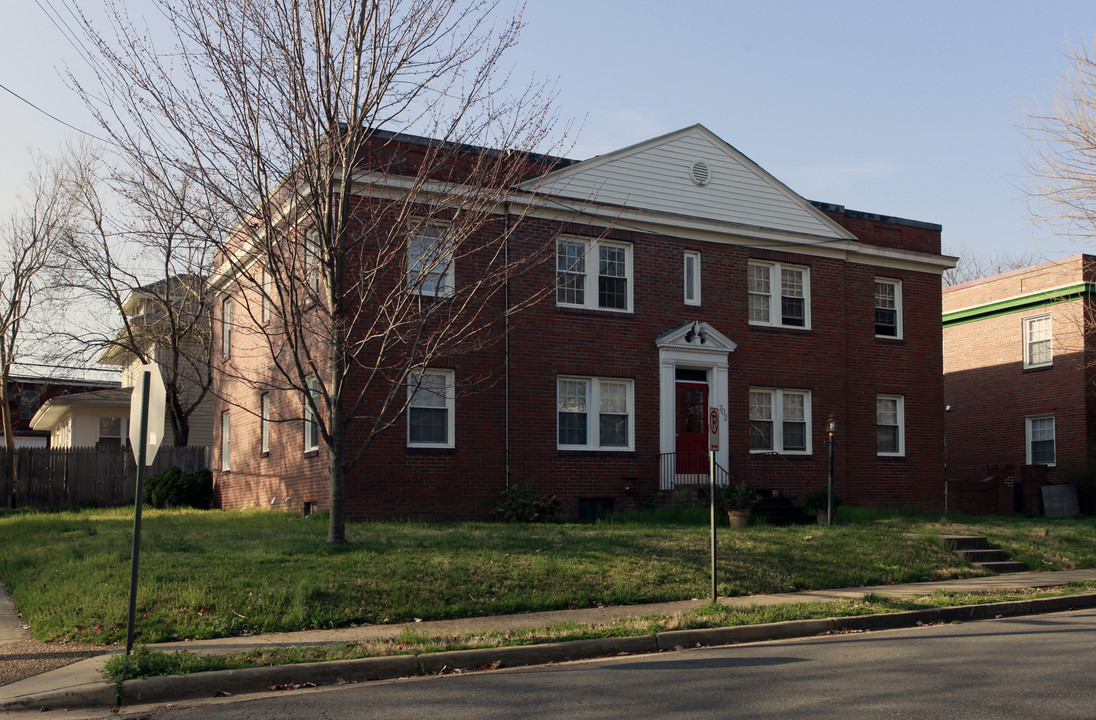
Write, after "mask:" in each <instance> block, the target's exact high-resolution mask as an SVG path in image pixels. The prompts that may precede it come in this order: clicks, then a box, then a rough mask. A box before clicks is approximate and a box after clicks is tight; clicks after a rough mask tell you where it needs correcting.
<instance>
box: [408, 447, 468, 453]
mask: <svg viewBox="0 0 1096 720" xmlns="http://www.w3.org/2000/svg"><path fill="white" fill-rule="evenodd" d="M407 453H408V454H409V455H456V454H457V448H455V447H454V446H452V445H408V446H407Z"/></svg>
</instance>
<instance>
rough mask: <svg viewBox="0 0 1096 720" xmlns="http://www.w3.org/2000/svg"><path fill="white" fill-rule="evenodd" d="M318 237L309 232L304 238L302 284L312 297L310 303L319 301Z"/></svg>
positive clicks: (319, 256) (319, 251) (319, 254)
mask: <svg viewBox="0 0 1096 720" xmlns="http://www.w3.org/2000/svg"><path fill="white" fill-rule="evenodd" d="M321 257H322V255H321V249H320V236H319V235H317V234H316V233H314V232H309V233H308V234H306V235H305V237H304V282H305V285H306V286H307V287H308V290H309V292H311V293H312V294H313V297H311V298H309V299H310V300H312V301H317V300H319V297H318V295H319V292H320V258H321Z"/></svg>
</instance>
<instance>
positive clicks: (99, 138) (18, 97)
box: [0, 83, 112, 144]
mask: <svg viewBox="0 0 1096 720" xmlns="http://www.w3.org/2000/svg"><path fill="white" fill-rule="evenodd" d="M0 90H3V91H5V92H7V93H9V94H10V95H12V96H13V97H15V98H16V99H18V100H21V101H22V102H24V103H26V104H27V105H30V106H31V107H32V108H34V109H35V110H37V111H38V112H40V113H42V114H43V115H45V116H46V117H48V118H50V119H51V120H55V121H57V122H59V123H61V124H62V125H64V126H65V127H67V128H69V129H70V130H75V131H76V132H78V133H82V134H84V135H87V136H88V137H89V138H92V139H93V140H98V141H99V142H101V143H109V141H108V140H104V139H103V138H101V137H99V136H98V135H93V134H92V133H89V132H88V131H87V130H82V129H80V128H78V127H76V126H75V125H71V124H69V123H67V122H65V121H64V120H62V119H61V118H59V117H57V116H56V115H54V114H52V113H49V112H46V111H45V110H43V109H42V108H40V107H38V106H37V105H35V104H34V103H32V102H31V101H30V100H27V99H26V98H25V97H23V96H22V95H20V94H19V93H17V92H15V91H14V90H12V89H11V88H9V87H8V86H7V85H4V84H3V83H0ZM110 144H112V143H110Z"/></svg>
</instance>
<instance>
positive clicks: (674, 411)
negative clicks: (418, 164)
mask: <svg viewBox="0 0 1096 720" xmlns="http://www.w3.org/2000/svg"><path fill="white" fill-rule="evenodd" d="M384 137H385V140H386V141H387V142H388V143H389V144H392V143H393V142H394V140H393V136H392V135H390V134H386V135H385V136H384ZM396 139H397V140H398V141H399V142H400V143H403V144H407V145H414V144H423V143H427V142H431V141H429V140H426V139H422V138H413V137H402V136H401V137H398V138H396ZM561 164H562V165H563V167H562V168H561V169H558V170H556V171H554V172H551V173H549V174H547V175H544V176H542V177H539V178H536V179H535V180H534V181H531V182H530V183H529V184H528V185H526V186H523V187H522V188H515V194H518V193H520V192H522V191H530V192H536V193H538V194H539V195H540V196H541V197H542V198H543V199H544V202H543V203H542V204H541V205H540V206H539V208H535V209H534V210H533V211H532V213H531V216H530V217H529V218H527V219H526V220H524V221H523V224H522V225H521V226H520V227H518V228H517V229H516V230H515V241H514V247H519V246H520V240H521V239H522V238H542V237H546V238H549V239H551V238H555V247H556V252H557V257H556V261H555V262H552V263H551V264H550V265H548V264H545V266H544V267H543V268H542V270H541V273H540V276H538V277H525V278H523V279H522V280H521V281H520V282H515V283H514V285H513V287H512V288H511V290H510V296H509V297H510V302H511V303H515V304H516V303H518V302H521V301H522V299H523V297H529V296H530V295H529V294H528V293H531V292H533V291H534V289H533V288H534V287H535V286H537V285H538V284H540V285H541V286H543V285H551V284H552V283H553V282H554V283H555V284H556V291H555V292H553V293H551V294H550V295H548V296H547V297H545V298H544V299H543V300H540V301H538V302H536V303H535V304H533V305H532V306H531V307H529V308H528V309H526V310H523V311H522V312H521V314H520V315H519V316H518V317H517V318H516V319H515V321H514V324H513V326H512V328H511V329H510V332H509V334H508V340H507V342H506V343H505V344H503V343H499V344H496V345H492V346H489V347H486V348H483V349H482V350H479V351H477V352H476V353H472V354H468V355H464V356H461V357H455V358H450V359H449V361H447V362H446V363H444V367H430V368H425V369H424V370H423V371H422V376H421V377H422V386H423V388H425V390H424V389H420V390H418V392H415V393H413V396H412V399H411V403H410V404H411V407H410V408H409V410H408V416H409V417H408V421H407V423H406V424H405V425H397V426H396V427H395V428H393V429H392V430H390V431H389V432H388V433H387V435H385V436H382V437H381V438H380V439H378V440H377V441H375V443H374V445H373V447H372V448H371V449H370V451H369V455H367V460H366V462H365V463H364V464H363V466H362V467H359V468H357V469H356V470H354V471H352V473H351V474H350V476H349V478H348V487H347V512H348V516H349V517H351V518H356V519H362V518H381V517H430V518H470V517H471V518H485V517H486V516H487V514H488V511H489V510H490V509H491V508H492V507H493V506H494V505H495V504H497V502H498V497H499V493H500V492H501V491H502V490H503V489H504V488H506V487H507V486H508V485H510V484H514V483H517V484H521V485H530V486H531V487H532V489H533V491H534V492H537V493H542V492H552V493H555V494H556V495H557V496H559V497H560V499H561V500H562V501H563V504H564V507H565V509H566V511H567V512H568V513H569V514H570V515H572V516H575V515H581V514H583V513H584V512H588V511H589V509H590V508H592V507H596V508H598V509H605V508H607V507H616V508H630V507H638V506H639V505H640V504H642V503H644V502H646V501H648V500H650V499H651V498H652V497H654V496H655V494H656V493H658V492H660V491H669V490H673V489H674V488H675V487H678V486H680V485H685V484H695V483H697V481H698V480H699V479H700V478H702V477H703V475H702V474H703V473H706V468H707V459H706V451H707V442H708V436H707V431H706V429H705V422H704V418H705V416H706V409H707V407H708V406H709V405H711V406H718V407H719V408H720V409H721V411H722V413H723V418H722V422H721V424H720V430H719V437H720V449H719V452H718V454H717V462H718V464H719V465H720V467H721V468H722V469H724V470H725V471H726V472H727V473H729V475H730V477H731V478H733V479H735V480H744V481H746V482H747V483H749V484H750V485H752V486H754V487H756V488H759V489H766V490H772V491H774V492H782V493H783V494H784V495H785V496H788V497H790V498H792V499H793V500H797V501H798V502H800V503H802V500H803V496H804V495H805V493H806V492H808V491H809V490H812V489H815V488H819V487H824V486H825V484H826V479H827V468H828V450H829V448H828V442H827V434H826V425H827V419H828V418H830V417H831V416H833V417H834V418H835V420H836V423H837V432H836V445H835V448H834V453H835V488H836V490H837V492H838V493H839V494H840V495H841V496H842V497H843V498H845V500H846V501H847V502H850V503H855V504H861V505H869V506H892V507H893V506H917V507H922V508H929V509H935V510H940V509H942V508H943V504H944V485H943V472H942V470H943V463H944V457H943V423H944V420H943V409H944V395H943V382H942V361H941V338H940V312H941V309H940V308H941V306H940V275H941V273H942V272H943V270H945V269H946V268H949V267H952V266H953V265H954V262H953V259H952V258H947V257H945V256H942V255H941V254H940V226H939V225H935V224H931V223H925V222H919V221H912V220H903V219H900V218H894V217H888V216H881V215H875V214H870V213H864V212H857V211H852V210H847V209H845V208H844V207H842V206H840V205H831V204H824V203H811V202H809V201H807V200H804V199H803V198H802V197H800V196H799V195H797V194H795V193H794V192H793V191H792V190H790V189H789V188H787V187H786V186H784V185H783V184H782V183H780V182H779V181H778V180H776V179H775V178H774V177H773V176H771V175H769V174H768V173H767V172H766V171H765V170H763V169H762V168H761V167H759V166H757V165H756V164H755V163H753V162H752V161H751V160H750V159H749V158H747V157H746V156H744V155H743V154H742V153H740V152H739V151H737V150H736V149H735V148H733V147H731V146H730V145H728V144H727V143H726V142H724V141H723V140H721V139H720V138H718V137H717V136H715V135H714V134H712V133H711V132H710V131H708V130H707V129H705V128H704V127H702V126H699V125H696V126H693V127H689V128H685V129H683V130H680V131H677V132H673V133H670V134H668V135H664V136H661V137H657V138H654V139H651V140H648V141H646V142H642V143H639V144H637V145H633V146H631V147H628V148H625V149H622V150H619V151H616V152H613V153H610V154H608V155H602V156H598V157H595V158H593V159H591V160H587V161H584V162H574V163H570V162H564V163H561ZM363 192H369V190H368V189H363ZM362 225H363V226H368V225H369V223H362ZM417 241H418V242H422V239H421V238H419V239H417ZM411 247H413V244H412V239H410V238H409V248H411ZM461 263H462V261H461V260H459V259H458V260H457V261H456V262H455V267H454V268H451V269H450V270H449V273H450V274H448V275H447V277H446V278H445V280H444V282H454V283H458V284H459V283H460V282H461V278H462V274H463V273H466V272H469V271H468V269H467V268H466V267H464V266H462V264H461ZM413 265H414V263H413V262H411V261H409V262H408V266H409V267H413ZM523 293H525V295H523ZM439 294H441V293H439ZM224 297H225V301H224V302H222V303H218V306H223V307H225V308H230V307H231V306H232V305H231V303H230V302H229V301H228V300H229V299H230V298H231V293H230V292H226V294H225V296H224ZM432 301H433V302H444V301H445V300H444V297H442V298H438V299H434V300H432ZM240 314H242V313H237V317H236V318H234V319H233V320H232V321H231V322H215V323H214V327H215V329H217V328H219V327H222V326H223V327H224V328H227V329H231V328H232V327H233V326H235V327H237V328H240V327H242V326H243V324H244V323H246V322H247V320H246V319H241V318H239V317H238V316H239V315H240ZM222 340H223V338H222ZM222 340H218V343H219V342H221V341H222ZM225 355H226V356H227V355H228V353H225ZM218 356H220V354H218ZM215 362H222V360H221V359H220V358H219V357H218V359H217V360H216V361H215ZM235 362H236V363H237V371H239V367H240V365H241V364H242V363H245V362H246V363H250V367H251V371H252V373H253V375H254V377H262V376H263V375H262V373H263V372H264V370H265V368H266V365H267V363H269V362H270V361H269V359H268V358H264V357H262V356H260V355H259V354H257V353H252V354H251V355H247V356H246V357H242V358H236V359H235ZM486 375H492V376H493V377H494V378H496V379H497V380H498V382H495V383H490V384H487V385H485V386H484V387H485V389H482V390H479V391H475V390H473V389H471V387H470V386H472V385H473V382H474V380H475V379H476V378H479V377H483V376H486ZM217 377H218V382H220V383H221V385H220V388H219V392H218V393H217V395H218V397H230V398H232V399H233V402H232V403H231V404H229V403H226V402H223V401H218V405H217V408H216V415H217V416H218V417H221V419H222V421H221V422H219V423H217V426H218V427H216V428H215V437H214V444H213V455H214V457H213V468H214V475H215V486H216V488H217V491H218V493H219V495H220V498H221V502H222V505H223V507H226V508H232V507H247V506H255V505H267V506H269V505H270V503H271V498H274V499H275V501H276V503H277V504H278V505H279V506H282V507H289V508H290V509H292V510H296V511H298V512H300V511H302V510H303V511H306V512H307V511H309V510H311V509H323V508H324V507H325V506H326V503H327V493H326V481H325V478H326V472H327V459H326V457H324V454H323V452H322V451H321V452H316V442H315V436H314V435H313V434H312V433H309V432H306V430H307V427H306V422H307V419H305V420H298V421H295V422H287V423H282V424H274V425H273V426H271V424H270V423H269V422H267V421H266V420H265V418H266V417H268V413H267V405H266V404H265V403H268V402H271V397H273V398H274V401H276V402H282V403H285V404H286V405H294V406H296V407H300V403H301V399H300V398H299V397H296V396H295V395H294V396H292V397H289V396H288V395H289V394H290V393H291V392H292V391H288V390H279V389H277V388H271V389H270V390H269V392H262V393H260V392H257V391H255V390H254V389H252V388H248V387H246V386H244V385H242V384H239V383H234V382H233V381H232V379H231V378H229V377H227V376H222V375H220V374H218V375H217ZM454 388H456V389H457V390H456V391H454ZM283 395H284V396H285V397H281V396H283ZM221 426H223V427H224V428H225V431H226V432H224V433H222V432H221ZM229 428H230V431H229ZM286 502H289V503H290V504H289V505H288V506H287V505H286V504H285V503H286Z"/></svg>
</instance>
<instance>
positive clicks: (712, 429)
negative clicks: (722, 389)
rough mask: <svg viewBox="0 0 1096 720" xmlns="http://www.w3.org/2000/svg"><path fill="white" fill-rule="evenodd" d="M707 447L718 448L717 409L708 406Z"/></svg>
mask: <svg viewBox="0 0 1096 720" xmlns="http://www.w3.org/2000/svg"><path fill="white" fill-rule="evenodd" d="M708 449H709V450H719V409H718V408H708Z"/></svg>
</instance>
